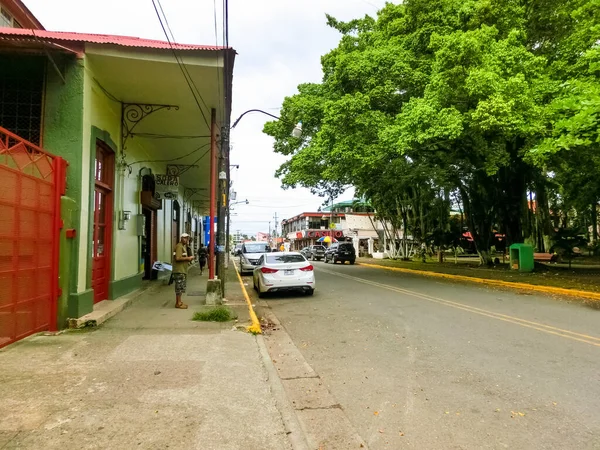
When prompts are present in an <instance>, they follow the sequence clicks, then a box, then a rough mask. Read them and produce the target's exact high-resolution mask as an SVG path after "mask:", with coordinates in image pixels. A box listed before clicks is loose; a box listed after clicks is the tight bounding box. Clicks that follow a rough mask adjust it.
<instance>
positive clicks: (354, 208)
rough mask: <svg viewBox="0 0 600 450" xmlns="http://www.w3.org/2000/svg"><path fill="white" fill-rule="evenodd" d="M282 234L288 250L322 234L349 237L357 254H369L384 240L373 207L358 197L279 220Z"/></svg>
mask: <svg viewBox="0 0 600 450" xmlns="http://www.w3.org/2000/svg"><path fill="white" fill-rule="evenodd" d="M281 226H282V234H283V236H285V237H286V238H287V240H288V241H289V243H290V249H291V250H301V249H302V248H304V247H306V246H309V245H314V244H316V243H317V242H318V240H319V239H320V238H322V237H324V236H332V237H333V238H335V239H336V240H338V241H351V242H352V243H353V245H354V248H355V249H356V254H357V255H359V256H364V255H368V254H370V255H372V254H373V253H375V252H377V251H378V250H379V244H380V241H381V242H382V240H383V224H382V223H381V221H379V220H378V219H376V217H375V214H374V212H373V208H372V207H370V206H369V205H367V204H364V203H359V202H357V201H346V202H340V203H335V204H333V206H331V207H327V208H324V209H323V210H322V211H317V212H303V213H301V214H298V215H296V216H294V217H291V218H289V219H285V220H282V222H281Z"/></svg>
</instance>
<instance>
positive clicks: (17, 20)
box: [0, 0, 44, 30]
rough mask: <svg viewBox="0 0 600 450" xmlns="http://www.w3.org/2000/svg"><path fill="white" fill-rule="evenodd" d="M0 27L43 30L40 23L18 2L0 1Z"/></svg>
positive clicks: (13, 0) (17, 0)
mask: <svg viewBox="0 0 600 450" xmlns="http://www.w3.org/2000/svg"><path fill="white" fill-rule="evenodd" d="M0 27H3V28H29V29H34V30H43V29H44V26H43V25H42V24H41V23H40V21H39V20H37V18H36V17H35V16H34V15H33V14H32V13H31V11H29V9H27V6H25V5H24V4H23V2H22V1H20V0H0Z"/></svg>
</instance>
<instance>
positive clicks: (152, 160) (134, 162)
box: [127, 142, 210, 166]
mask: <svg viewBox="0 0 600 450" xmlns="http://www.w3.org/2000/svg"><path fill="white" fill-rule="evenodd" d="M208 145H210V142H209V143H207V144H204V145H201V146H200V147H198V148H196V149H194V150H192V151H191V152H189V153H187V154H185V155H183V156H180V157H178V158H171V159H147V160H143V161H133V162H132V163H129V164H127V165H128V166H132V165H133V164H140V163H149V162H173V161H179V160H181V159H184V158H187V157H188V156H190V155H192V154H194V153H196V152H197V151H198V150H202V149H203V148H204V147H206V146H208ZM204 155H206V153H204ZM204 155H203V156H204ZM201 159H202V156H201V157H200V158H199V159H198V160H197V161H195V162H194V163H193V164H196V162H198V161H200V160H201ZM193 164H192V165H193Z"/></svg>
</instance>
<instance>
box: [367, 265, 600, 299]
mask: <svg viewBox="0 0 600 450" xmlns="http://www.w3.org/2000/svg"><path fill="white" fill-rule="evenodd" d="M360 265H361V266H363V267H369V268H372V269H383V270H391V271H393V272H402V273H409V274H412V275H424V276H427V277H437V278H447V279H450V280H460V281H467V282H470V283H481V284H489V285H492V286H502V287H508V288H512V289H524V290H528V291H536V292H543V293H546V294H555V295H566V296H570V297H578V298H585V299H588V300H594V301H600V292H591V291H581V290H578V289H566V288H558V287H553V286H541V285H537V284H529V283H519V282H511V281H502V280H491V279H488V278H477V277H467V276H465V275H453V274H449V273H440V272H430V271H427V270H418V269H405V268H402V267H388V266H382V265H379V264H368V263H360Z"/></svg>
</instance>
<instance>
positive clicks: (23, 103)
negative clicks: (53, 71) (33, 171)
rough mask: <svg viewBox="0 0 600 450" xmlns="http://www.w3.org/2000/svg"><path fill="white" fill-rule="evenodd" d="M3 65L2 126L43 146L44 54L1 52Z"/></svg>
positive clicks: (0, 76)
mask: <svg viewBox="0 0 600 450" xmlns="http://www.w3.org/2000/svg"><path fill="white" fill-rule="evenodd" d="M0 67H3V68H7V70H0V127H3V128H6V129H7V130H9V131H12V132H13V133H15V134H17V135H19V136H20V137H22V138H23V139H26V140H28V141H30V142H33V143H34V144H36V145H40V140H41V139H40V137H41V125H42V101H43V93H44V71H45V67H46V63H45V59H44V57H43V56H29V55H28V56H22V55H3V54H0Z"/></svg>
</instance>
